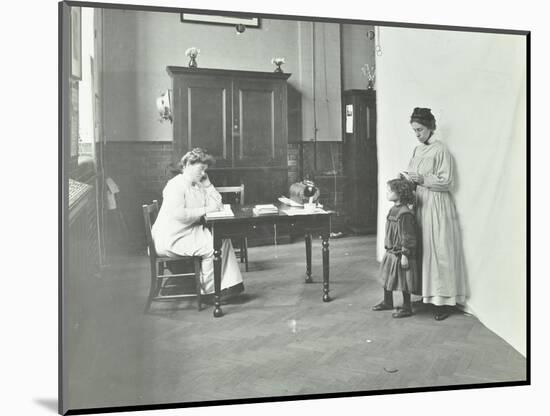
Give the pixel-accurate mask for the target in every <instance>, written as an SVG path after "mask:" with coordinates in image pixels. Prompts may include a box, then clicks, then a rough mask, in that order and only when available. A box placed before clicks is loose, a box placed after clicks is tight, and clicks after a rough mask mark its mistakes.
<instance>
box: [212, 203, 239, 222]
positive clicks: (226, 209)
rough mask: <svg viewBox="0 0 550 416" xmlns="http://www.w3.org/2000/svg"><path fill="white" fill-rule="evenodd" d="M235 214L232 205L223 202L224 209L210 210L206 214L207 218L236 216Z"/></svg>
mask: <svg viewBox="0 0 550 416" xmlns="http://www.w3.org/2000/svg"><path fill="white" fill-rule="evenodd" d="M234 216H235V214H233V210H232V209H231V205H229V204H223V209H222V210H220V211H214V212H209V213H208V214H206V219H211V218H226V217H234Z"/></svg>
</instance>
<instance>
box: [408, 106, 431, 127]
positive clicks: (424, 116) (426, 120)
mask: <svg viewBox="0 0 550 416" xmlns="http://www.w3.org/2000/svg"><path fill="white" fill-rule="evenodd" d="M413 121H416V122H417V123H420V124H422V125H423V126H426V127H427V128H429V129H430V130H432V131H433V130H435V117H434V115H433V114H432V110H431V109H429V108H420V107H416V108H415V109H414V110H413V112H412V114H411V121H410V122H411V123H412V122H413Z"/></svg>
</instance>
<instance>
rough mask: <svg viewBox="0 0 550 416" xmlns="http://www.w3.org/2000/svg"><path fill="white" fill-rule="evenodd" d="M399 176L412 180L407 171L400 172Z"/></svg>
mask: <svg viewBox="0 0 550 416" xmlns="http://www.w3.org/2000/svg"><path fill="white" fill-rule="evenodd" d="M398 177H399V179H405V180H407V181H412V179H411V177H410V175H409V174H408V173H407V172H405V171H402V172H399V175H398Z"/></svg>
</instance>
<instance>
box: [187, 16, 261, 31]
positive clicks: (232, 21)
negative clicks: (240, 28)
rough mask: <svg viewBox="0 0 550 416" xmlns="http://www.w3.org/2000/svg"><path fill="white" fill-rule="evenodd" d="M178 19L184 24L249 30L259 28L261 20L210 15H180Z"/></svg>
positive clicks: (257, 18)
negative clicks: (236, 27)
mask: <svg viewBox="0 0 550 416" xmlns="http://www.w3.org/2000/svg"><path fill="white" fill-rule="evenodd" d="M180 19H181V21H182V22H185V23H187V22H191V23H208V24H214V25H229V26H236V25H244V26H246V27H251V28H260V24H261V19H260V18H259V17H233V16H219V15H210V14H193V13H180Z"/></svg>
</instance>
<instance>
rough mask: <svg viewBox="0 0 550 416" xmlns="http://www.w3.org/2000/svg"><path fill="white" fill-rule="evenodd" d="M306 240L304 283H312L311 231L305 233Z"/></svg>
mask: <svg viewBox="0 0 550 416" xmlns="http://www.w3.org/2000/svg"><path fill="white" fill-rule="evenodd" d="M305 240H306V283H312V282H313V280H312V279H311V233H306V234H305Z"/></svg>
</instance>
